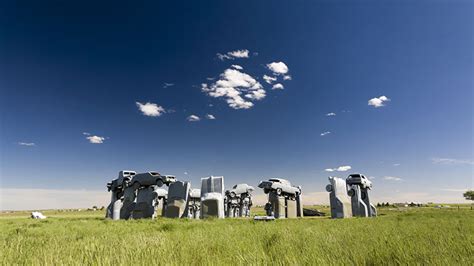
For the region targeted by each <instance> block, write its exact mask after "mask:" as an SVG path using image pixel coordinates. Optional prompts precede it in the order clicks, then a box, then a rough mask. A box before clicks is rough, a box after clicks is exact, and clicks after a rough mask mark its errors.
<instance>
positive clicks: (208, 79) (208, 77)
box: [206, 77, 216, 80]
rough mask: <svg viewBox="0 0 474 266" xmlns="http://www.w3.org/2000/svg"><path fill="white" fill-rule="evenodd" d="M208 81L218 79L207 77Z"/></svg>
mask: <svg viewBox="0 0 474 266" xmlns="http://www.w3.org/2000/svg"><path fill="white" fill-rule="evenodd" d="M206 79H207V80H215V79H216V78H213V77H207V78H206Z"/></svg>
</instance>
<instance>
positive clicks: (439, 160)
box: [431, 158, 474, 165]
mask: <svg viewBox="0 0 474 266" xmlns="http://www.w3.org/2000/svg"><path fill="white" fill-rule="evenodd" d="M431 161H432V162H433V163H434V164H448V165H455V164H468V165H474V160H466V159H453V158H432V159H431Z"/></svg>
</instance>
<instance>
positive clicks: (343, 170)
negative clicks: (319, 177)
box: [324, 165, 352, 172]
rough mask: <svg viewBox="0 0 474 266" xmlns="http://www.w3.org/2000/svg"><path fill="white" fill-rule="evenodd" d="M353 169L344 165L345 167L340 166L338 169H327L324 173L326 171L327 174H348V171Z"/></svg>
mask: <svg viewBox="0 0 474 266" xmlns="http://www.w3.org/2000/svg"><path fill="white" fill-rule="evenodd" d="M351 169H352V167H351V166H349V165H343V166H339V167H336V168H326V169H324V171H326V172H346V171H349V170H351Z"/></svg>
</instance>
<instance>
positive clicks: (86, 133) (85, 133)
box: [82, 132, 91, 136]
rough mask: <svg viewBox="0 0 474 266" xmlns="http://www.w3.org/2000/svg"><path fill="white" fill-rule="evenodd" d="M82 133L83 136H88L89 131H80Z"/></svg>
mask: <svg viewBox="0 0 474 266" xmlns="http://www.w3.org/2000/svg"><path fill="white" fill-rule="evenodd" d="M82 135H84V136H90V135H91V133H89V132H82Z"/></svg>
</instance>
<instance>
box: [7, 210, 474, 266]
mask: <svg viewBox="0 0 474 266" xmlns="http://www.w3.org/2000/svg"><path fill="white" fill-rule="evenodd" d="M261 211H262V210H257V212H261ZM44 214H45V215H47V216H48V219H46V220H32V219H29V218H28V216H29V213H27V212H16V213H9V214H5V213H4V214H1V215H0V262H1V264H4V265H11V264H28V265H30V264H48V265H64V264H75V265H90V264H94V265H97V264H100V265H112V264H129V265H130V264H139V265H147V264H166V265H189V264H192V265H201V264H214V265H222V264H235V263H237V264H285V265H288V264H291V265H294V264H311V265H318V264H325V265H326V264H352V265H353V264H436V265H473V263H474V251H473V250H474V211H472V210H470V208H469V206H467V205H465V206H463V207H461V208H460V209H457V208H450V209H435V208H431V207H424V208H409V209H406V208H403V209H388V208H386V209H383V208H382V209H381V210H380V216H379V217H377V218H352V219H344V220H331V219H329V218H327V217H317V218H303V219H293V220H279V221H273V222H254V221H253V220H251V219H225V220H205V221H201V220H171V219H164V218H158V219H155V220H135V221H110V220H106V219H104V218H103V212H99V211H96V212H93V211H82V212H58V211H49V212H48V211H47V212H44Z"/></svg>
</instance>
